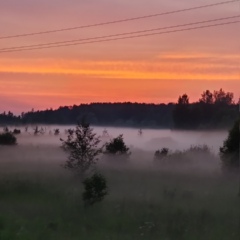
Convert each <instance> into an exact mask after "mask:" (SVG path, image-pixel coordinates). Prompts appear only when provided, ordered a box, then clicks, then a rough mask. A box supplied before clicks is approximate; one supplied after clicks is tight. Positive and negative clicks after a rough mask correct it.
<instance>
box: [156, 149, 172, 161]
mask: <svg viewBox="0 0 240 240" xmlns="http://www.w3.org/2000/svg"><path fill="white" fill-rule="evenodd" d="M168 153H169V149H168V148H162V149H161V150H157V151H156V152H155V154H154V158H155V159H162V158H164V157H166V156H167V155H168Z"/></svg>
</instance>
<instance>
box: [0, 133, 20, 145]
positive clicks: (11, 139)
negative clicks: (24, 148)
mask: <svg viewBox="0 0 240 240" xmlns="http://www.w3.org/2000/svg"><path fill="white" fill-rule="evenodd" d="M15 144H17V139H16V137H15V136H14V135H13V134H12V133H10V132H6V133H2V134H0V145H15Z"/></svg>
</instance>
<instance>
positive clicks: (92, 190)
mask: <svg viewBox="0 0 240 240" xmlns="http://www.w3.org/2000/svg"><path fill="white" fill-rule="evenodd" d="M83 185H84V189H85V191H84V192H83V195H82V198H83V201H84V204H85V206H87V205H93V204H94V203H96V202H100V201H102V200H103V198H104V197H105V196H106V195H107V182H106V179H105V177H104V176H103V175H101V174H99V173H95V174H94V175H93V176H92V177H89V178H87V179H85V180H84V181H83Z"/></svg>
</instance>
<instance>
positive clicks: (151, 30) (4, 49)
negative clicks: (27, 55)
mask: <svg viewBox="0 0 240 240" xmlns="http://www.w3.org/2000/svg"><path fill="white" fill-rule="evenodd" d="M239 17H240V15H237V16H231V17H224V18H215V19H210V20H205V21H198V22H192V23H186V24H178V25H173V26H168V27H160V28H152V29H146V30H140V31H132V32H125V33H119V34H111V35H104V36H98V37H90V38H81V39H74V40H68V41H57V42H49V43H43V44H33V45H23V46H17V47H8V48H1V49H0V52H2V51H6V50H16V49H25V48H35V47H42V46H51V45H59V44H66V43H74V42H82V41H89V40H97V39H103V38H111V37H119V36H124V35H133V34H139V33H145V32H153V31H159V30H166V29H172V28H179V27H186V26H191V25H197V24H203V23H210V22H216V21H222V20H229V19H234V18H239Z"/></svg>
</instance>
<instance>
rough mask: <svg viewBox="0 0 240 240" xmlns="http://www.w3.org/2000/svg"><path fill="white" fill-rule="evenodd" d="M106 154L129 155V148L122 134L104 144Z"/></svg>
mask: <svg viewBox="0 0 240 240" xmlns="http://www.w3.org/2000/svg"><path fill="white" fill-rule="evenodd" d="M105 153H106V154H111V155H125V156H127V155H130V154H131V153H130V152H129V148H128V147H127V146H126V144H125V142H124V140H123V135H122V134H121V135H119V136H118V137H116V138H114V139H112V140H111V141H110V142H109V143H107V144H106V151H105Z"/></svg>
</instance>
